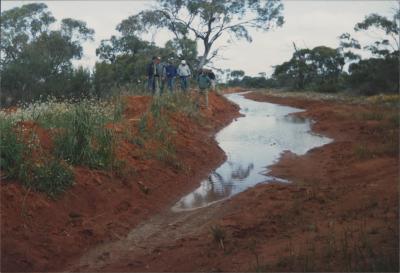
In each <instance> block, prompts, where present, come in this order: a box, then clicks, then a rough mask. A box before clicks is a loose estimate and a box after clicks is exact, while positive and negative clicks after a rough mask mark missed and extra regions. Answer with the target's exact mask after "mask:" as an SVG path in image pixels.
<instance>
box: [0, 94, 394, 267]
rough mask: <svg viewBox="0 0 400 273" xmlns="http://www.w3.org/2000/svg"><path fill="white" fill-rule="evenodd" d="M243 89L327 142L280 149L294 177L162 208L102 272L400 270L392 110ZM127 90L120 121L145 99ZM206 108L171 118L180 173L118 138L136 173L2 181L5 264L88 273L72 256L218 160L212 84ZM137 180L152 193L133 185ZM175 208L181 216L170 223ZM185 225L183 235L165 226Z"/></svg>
mask: <svg viewBox="0 0 400 273" xmlns="http://www.w3.org/2000/svg"><path fill="white" fill-rule="evenodd" d="M247 97H248V98H251V99H255V100H259V101H268V102H273V103H279V104H284V105H290V106H295V107H300V108H304V109H306V111H305V112H302V113H299V114H297V115H300V116H303V117H309V118H312V119H313V120H315V121H316V123H315V124H314V125H313V130H314V131H316V132H318V133H322V134H324V135H326V136H329V137H332V138H334V140H335V141H334V142H333V143H331V144H328V145H325V146H323V147H320V148H316V149H313V150H311V151H309V152H308V153H307V154H306V155H304V156H296V155H293V154H290V153H287V154H285V155H284V156H283V157H282V159H281V160H280V161H279V162H278V163H277V164H275V165H274V166H272V167H271V169H272V174H273V175H275V176H279V177H282V178H286V179H289V180H290V181H291V182H292V183H291V184H288V185H286V184H285V185H283V184H261V185H258V186H256V187H253V188H251V189H249V190H247V191H245V192H243V193H241V194H239V195H237V196H235V197H233V198H231V199H229V200H227V201H224V202H220V203H217V204H216V205H215V206H211V207H208V208H205V209H202V210H198V211H195V212H194V213H193V214H180V215H182V216H179V214H174V215H175V216H171V215H168V214H165V213H164V212H163V213H161V215H162V216H163V215H164V217H165V218H166V219H162V221H161V223H164V224H165V223H173V225H171V226H169V225H165V226H161V227H159V230H161V232H163V231H165V232H163V234H160V236H153V237H151V239H152V241H148V242H147V241H146V240H144V242H142V243H143V245H140V246H141V247H140V248H139V247H133V252H132V253H130V252H129V251H127V249H123V250H124V251H125V253H117V252H116V253H112V255H114V254H118V255H121V257H116V258H115V257H114V258H113V259H110V260H109V261H108V260H107V259H103V262H104V263H105V265H104V266H101V267H100V268H101V270H103V271H107V272H122V271H151V272H157V271H256V270H266V271H371V270H375V271H398V269H399V267H398V254H399V252H398V249H399V244H398V239H399V236H398V235H399V234H398V223H399V222H398V220H399V218H398V215H399V209H398V208H399V199H398V178H399V156H398V145H397V144H398V134H399V130H398V127H397V125H393V124H392V123H391V121H390V119H389V118H387V116H388V115H389V114H393V113H394V114H396V113H397V112H396V110H390V109H387V108H374V107H371V106H363V105H355V104H347V103H336V102H322V101H311V100H304V99H296V98H278V97H273V96H266V95H263V94H260V93H250V94H248V95H247ZM127 99H128V100H132V101H130V102H129V103H128V107H131V108H130V109H129V110H127V113H126V114H127V119H128V120H129V119H131V120H132V122H136V121H137V118H138V116H139V114H140V113H142V112H143V111H144V110H145V109H146V107H143V106H141V107H143V108H141V109H140V110H139V109H137V108H136V107H137V106H136V104H135V101H136V99H135V98H127ZM137 99H138V100H139V98H137ZM141 99H142V100H146V99H144V98H141ZM146 103H148V101H144V102H142V104H146ZM376 112H378V113H384V116H383V118H382V120H369V119H368V118H361V115H362V114H366V115H368V114H369V113H376ZM203 115H204V116H205V117H206V118H207V119H206V124H203V126H200V125H197V124H194V123H191V122H190V121H189V120H188V119H187V118H186V117H184V116H181V115H176V116H175V117H174V119H173V120H174V124H176V126H177V131H178V134H177V141H176V144H177V145H178V147H177V155H178V158H179V159H180V160H181V161H182V162H184V165H185V166H186V168H185V169H184V170H185V171H182V170H178V169H176V168H175V167H173V166H171V165H167V164H166V163H161V162H159V161H155V160H143V159H140V155H138V151H136V150H135V149H134V147H133V146H131V144H129V143H124V144H123V146H122V148H121V151H124V153H122V152H121V153H120V156H122V157H123V158H125V159H126V160H127V161H128V166H131V168H132V169H134V170H135V171H134V172H132V173H129V172H128V173H126V174H123V175H121V174H119V175H120V176H121V177H119V176H118V175H117V174H113V173H111V172H104V171H91V170H87V169H85V168H76V178H77V179H76V180H77V182H76V184H75V186H74V187H73V188H72V189H71V190H70V191H68V192H66V193H65V194H64V195H63V196H62V197H61V198H60V199H59V200H56V201H53V200H49V199H47V198H46V197H45V196H43V195H41V194H37V193H32V192H31V193H26V192H25V190H24V189H23V188H21V187H20V186H19V185H18V184H3V185H2V188H1V197H2V200H1V204H2V226H1V227H2V240H3V242H2V270H3V271H4V270H8V271H11V270H18V271H24V270H40V271H44V270H55V269H62V268H65V267H64V266H63V264H67V263H68V262H67V261H69V264H70V265H71V264H72V268H77V269H78V270H86V271H88V270H90V267H79V266H80V265H77V263H76V262H75V261H77V260H79V257H80V254H81V253H83V252H87V250H88V249H89V248H90V247H91V246H93V245H94V244H96V243H101V242H106V241H111V240H116V239H118V238H120V239H121V240H122V241H125V238H124V237H122V236H123V235H124V234H126V233H127V231H128V230H129V229H131V228H132V227H135V226H136V225H137V224H138V223H139V222H142V223H143V222H144V223H146V222H148V221H146V219H150V220H149V221H150V224H151V223H153V222H152V221H155V223H156V224H158V222H157V219H156V220H151V219H152V218H150V216H152V215H154V214H156V213H158V212H162V211H163V209H165V208H168V207H170V206H171V205H172V204H173V203H174V202H175V201H176V200H177V199H178V198H179V197H181V196H182V195H183V193H185V192H188V191H189V190H191V189H193V188H194V187H196V185H197V184H198V182H199V181H200V178H202V177H204V176H205V175H206V174H208V172H209V171H210V170H211V168H213V167H215V166H216V165H217V163H219V162H221V161H222V160H223V153H222V151H220V150H219V148H218V147H217V145H216V143H215V141H214V140H213V134H214V132H216V130H217V129H219V128H221V127H222V126H223V125H225V124H227V123H228V122H229V120H231V118H232V117H233V116H235V115H237V108H236V107H234V106H232V105H231V104H229V103H227V102H226V101H225V100H223V99H221V98H219V97H217V96H215V95H214V94H213V95H211V110H210V111H207V112H204V113H203ZM393 141H394V142H395V143H394V144H395V145H390V143H391V142H393ZM360 145H363V147H364V148H362V149H361V150H359V151H358V149H359V148H360ZM244 148H245V147H244ZM391 149H392V150H391ZM367 150H368V151H369V152H368V153H367V152H366V151H367ZM357 151H358V152H357ZM139 181H140V182H141V183H139ZM144 186H146V187H148V188H149V189H150V194H147V195H146V194H144V193H143V192H142V191H141V190H140V188H142V190H143V187H144ZM164 211H165V210H164ZM173 217H177V218H178V219H179V221H169V220H171V219H172V220H174V218H173ZM179 217H181V218H179ZM161 218H162V217H161ZM183 221H184V222H183ZM178 224H179V225H178ZM212 225H219V226H220V229H222V230H223V231H224V232H225V239H224V249H222V248H221V244H220V243H217V242H215V240H214V239H213V236H212V233H211V231H210V227H211V226H212ZM150 226H151V225H150ZM182 226H183V227H182ZM175 229H176V230H175ZM181 231H185V232H183V234H182V236H180V238H179V239H177V238H176V237H174V236H173V235H174V234H176V233H177V232H178V233H179V232H181ZM138 232H140V231H138ZM161 235H165V236H161ZM170 235H171V236H170ZM139 237H140V236H139ZM145 238H147V237H145ZM106 246H107V245H106ZM142 247H143V249H142ZM107 251H111V250H109V249H108V250H107ZM105 254H108V255H110V253H105ZM94 257H95V258H96V256H94ZM100 258H102V257H100ZM94 262H95V263H96V260H94ZM74 265H75V266H74Z"/></svg>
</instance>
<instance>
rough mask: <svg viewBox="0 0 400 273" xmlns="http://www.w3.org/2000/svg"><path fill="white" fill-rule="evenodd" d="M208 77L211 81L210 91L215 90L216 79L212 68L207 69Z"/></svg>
mask: <svg viewBox="0 0 400 273" xmlns="http://www.w3.org/2000/svg"><path fill="white" fill-rule="evenodd" d="M208 77H209V78H210V81H211V91H215V86H216V83H217V82H216V80H215V74H214V72H213V71H212V70H210V71H209V73H208Z"/></svg>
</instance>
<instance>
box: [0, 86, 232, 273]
mask: <svg viewBox="0 0 400 273" xmlns="http://www.w3.org/2000/svg"><path fill="white" fill-rule="evenodd" d="M209 99H210V107H209V109H208V110H207V111H203V113H202V116H203V122H202V123H201V124H199V123H197V122H193V121H192V120H190V119H189V118H188V117H186V116H184V115H178V114H176V115H175V116H174V117H173V124H174V125H175V129H176V131H177V134H176V135H175V140H174V143H175V144H176V158H177V160H179V162H180V163H181V166H183V170H182V169H178V167H176V166H175V165H171V164H168V163H166V162H162V161H158V160H155V159H143V157H141V156H140V154H139V153H138V152H137V146H135V145H134V144H132V143H129V142H122V143H121V144H120V147H119V149H118V157H119V158H121V159H124V161H126V165H125V167H124V168H122V170H121V171H119V172H118V171H115V172H112V171H99V170H90V169H88V168H85V167H75V184H74V186H73V187H72V188H71V189H70V190H68V191H66V192H65V193H64V194H63V195H62V196H60V197H59V198H58V199H56V200H52V199H50V198H48V197H47V196H45V195H44V194H41V193H36V192H30V191H27V190H26V189H24V188H23V187H21V185H20V184H19V183H16V182H14V181H2V183H1V240H2V241H1V271H3V272H4V271H19V272H21V271H52V270H53V271H54V270H56V269H60V268H62V267H63V264H64V263H66V261H68V260H71V259H72V258H74V257H78V256H79V255H80V254H81V253H83V252H84V251H85V250H86V249H88V248H89V247H91V246H93V245H95V244H97V243H100V242H105V241H112V240H115V239H117V238H120V237H121V236H124V235H125V234H126V233H127V232H128V231H129V230H130V229H132V228H133V227H134V226H135V225H137V224H138V223H139V222H141V221H143V220H145V219H147V218H148V217H149V216H151V215H154V214H156V213H158V212H159V211H161V210H162V209H163V208H165V207H168V206H171V205H172V204H173V203H174V202H176V201H177V200H178V199H179V197H181V196H182V195H183V194H184V193H186V192H188V191H189V190H190V189H192V188H193V187H195V186H196V185H197V183H198V182H199V181H200V179H201V178H203V177H205V176H206V175H208V173H209V172H210V171H211V170H212V169H213V168H214V167H215V166H216V165H217V164H218V163H220V162H222V161H223V160H224V153H223V151H222V150H220V148H219V147H218V145H217V143H216V142H215V140H214V138H213V136H214V134H215V133H216V132H217V131H218V130H219V129H220V128H222V127H223V126H225V125H226V124H228V123H229V122H230V121H231V119H232V118H234V117H235V116H237V115H238V108H237V106H235V105H232V104H231V103H229V102H228V101H227V100H226V99H224V98H223V97H221V96H218V95H216V94H214V93H211V94H210V96H209ZM125 100H126V103H127V109H126V111H125V118H126V121H128V122H132V123H135V122H136V121H137V120H138V119H139V118H140V116H141V114H143V113H144V112H145V111H146V110H147V108H148V106H149V103H150V101H151V98H150V97H145V96H142V97H126V98H125ZM28 125H29V126H28ZM23 126H24V127H27V128H28V127H29V128H30V129H33V130H36V131H39V132H40V134H39V135H40V136H41V137H40V139H41V140H42V143H43V144H45V146H46V145H50V146H51V141H50V140H49V139H48V134H46V132H45V131H44V130H43V129H40V128H39V127H38V126H37V125H35V124H33V123H32V124H28V123H27V124H23ZM118 126H122V125H115V130H116V131H117V132H118V128H119V127H118ZM42 138H43V139H42ZM50 146H48V148H50ZM144 188H145V189H147V190H149V192H150V193H149V194H146V193H145V192H144V190H143V189H144Z"/></svg>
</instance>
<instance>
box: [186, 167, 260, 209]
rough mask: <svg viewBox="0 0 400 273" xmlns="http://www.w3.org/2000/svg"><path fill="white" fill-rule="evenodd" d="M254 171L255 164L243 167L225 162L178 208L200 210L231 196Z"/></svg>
mask: <svg viewBox="0 0 400 273" xmlns="http://www.w3.org/2000/svg"><path fill="white" fill-rule="evenodd" d="M228 166H229V168H226V167H228ZM253 169H254V164H253V163H249V164H247V166H242V165H241V164H233V163H232V162H231V161H227V162H225V163H224V164H222V166H220V167H219V168H218V169H217V170H215V171H214V172H212V173H211V174H210V175H209V176H208V178H207V179H205V180H203V181H202V182H201V185H200V187H199V188H198V189H197V190H195V191H194V192H192V193H191V194H189V195H187V196H185V197H184V198H182V199H181V200H180V201H179V204H178V207H180V208H181V209H188V208H199V207H203V206H205V205H208V204H210V203H213V202H216V201H220V200H222V199H224V198H227V197H229V196H231V195H232V193H233V191H234V188H235V187H237V186H238V182H239V183H240V181H244V180H245V179H246V178H247V177H248V176H249V175H250V173H251V171H252V170H253Z"/></svg>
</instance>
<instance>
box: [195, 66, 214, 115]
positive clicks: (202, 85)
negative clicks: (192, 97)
mask: <svg viewBox="0 0 400 273" xmlns="http://www.w3.org/2000/svg"><path fill="white" fill-rule="evenodd" d="M197 83H198V84H199V89H200V94H199V95H200V96H198V104H199V105H200V97H201V96H204V100H205V102H204V104H205V107H207V108H208V89H209V88H210V85H211V80H210V78H209V77H208V75H207V73H206V71H204V70H203V69H201V70H200V71H199V77H198V78H197Z"/></svg>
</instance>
